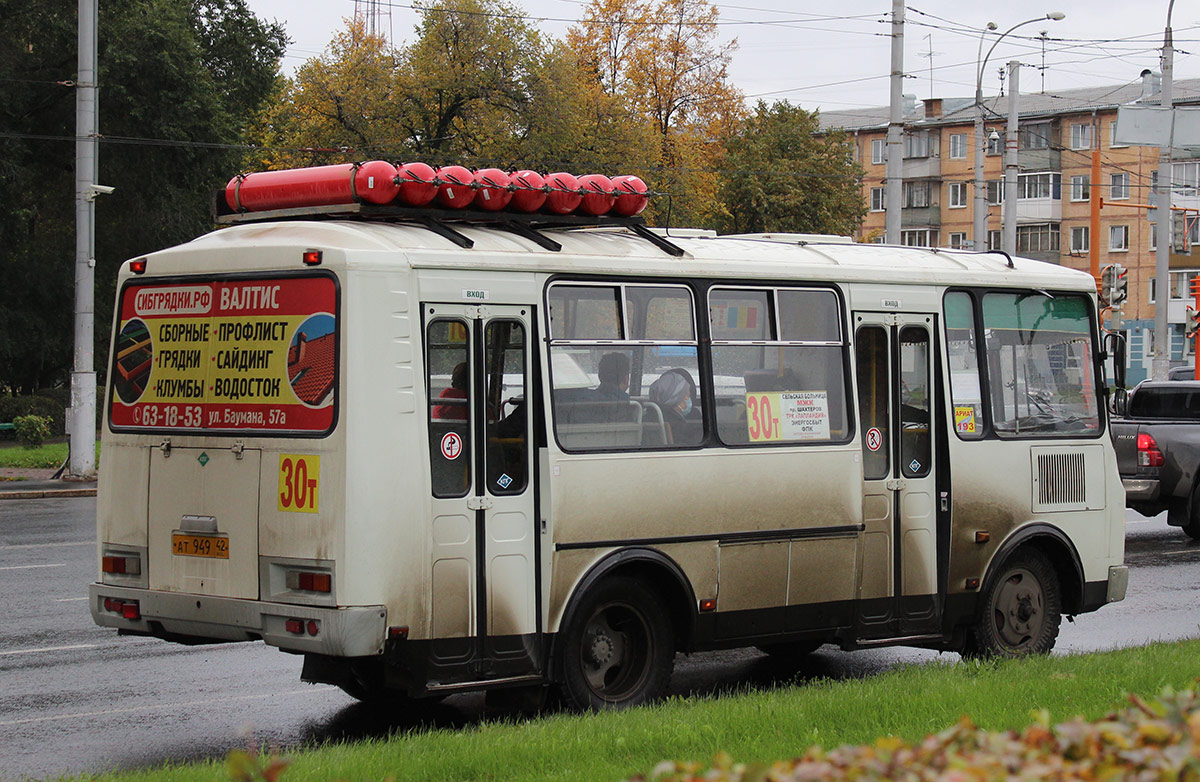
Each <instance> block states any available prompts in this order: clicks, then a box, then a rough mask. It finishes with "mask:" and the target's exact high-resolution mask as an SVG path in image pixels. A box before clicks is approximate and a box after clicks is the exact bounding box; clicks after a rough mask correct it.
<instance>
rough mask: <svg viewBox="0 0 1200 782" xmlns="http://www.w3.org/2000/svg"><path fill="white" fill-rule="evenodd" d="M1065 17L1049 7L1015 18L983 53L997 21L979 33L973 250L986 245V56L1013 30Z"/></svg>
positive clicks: (976, 78) (976, 83)
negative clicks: (1032, 15)
mask: <svg viewBox="0 0 1200 782" xmlns="http://www.w3.org/2000/svg"><path fill="white" fill-rule="evenodd" d="M1066 18H1067V15H1066V14H1064V13H1063V12H1062V11H1051V12H1049V13H1048V14H1045V15H1044V16H1038V17H1035V18H1033V19H1026V20H1025V21H1023V22H1017V23H1016V24H1014V25H1013V26H1012V27H1010V28H1008V29H1007V30H1005V31H1004V32H1002V33H1000V35H998V36H997V37H996V40H995V41H993V42H992V45H991V47H990V48H989V49H988V51H987V54H985V55H983V56H982V57H980V56H979V55H980V54H982V53H983V38H984V36H985V35H987V34H988V33H989V32H991V31H993V30H995V29H996V28H997V24H996V23H995V22H988V23H987V27H986V28H984V29H983V30H982V31H981V32H980V33H979V51H978V52H977V53H976V56H975V220H974V222H975V225H974V228H973V237H972V247H974V249H976V250H984V249H987V217H988V213H987V194H986V191H985V190H984V185H983V158H984V155H985V154H987V141H986V140H985V139H984V137H983V69H984V68H986V67H987V61H988V58H989V57H991V56H992V52H993V51H995V50H996V44H998V43H1000V42H1001V41H1002V40H1004V37H1005V36H1006V35H1008V34H1009V33H1011V32H1012V31H1013V30H1015V29H1017V28H1018V27H1023V26H1025V25H1027V24H1033V23H1034V22H1040V21H1043V20H1045V19H1051V20H1053V21H1056V22H1058V21H1061V20H1063V19H1066ZM1009 208H1010V209H1011V208H1015V205H1010V206H1009Z"/></svg>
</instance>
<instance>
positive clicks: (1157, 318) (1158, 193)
mask: <svg viewBox="0 0 1200 782" xmlns="http://www.w3.org/2000/svg"><path fill="white" fill-rule="evenodd" d="M1174 8H1175V0H1171V3H1170V5H1169V6H1167V28H1166V30H1165V31H1164V32H1163V53H1162V100H1161V101H1160V103H1159V105H1160V106H1161V107H1162V108H1163V109H1166V111H1167V112H1169V113H1168V116H1173V111H1172V105H1171V100H1172V96H1171V88H1172V84H1171V81H1172V71H1173V70H1174V65H1173V61H1174V58H1175V53H1174V48H1173V42H1172V40H1171V11H1172V10H1174ZM1173 126H1174V121H1173V120H1172V121H1171V122H1170V127H1173ZM1173 135H1174V134H1173V133H1172V132H1168V133H1167V138H1166V140H1165V141H1164V142H1163V143H1162V146H1161V147H1159V150H1158V187H1157V188H1155V193H1154V205H1155V206H1156V207H1157V209H1155V212H1156V214H1155V217H1154V222H1155V225H1154V231H1155V244H1156V249H1155V253H1154V279H1155V280H1157V282H1156V284H1155V287H1156V288H1157V292H1158V295H1157V296H1155V297H1154V360H1153V361H1152V362H1151V365H1150V373H1151V374H1150V377H1151V378H1153V379H1154V380H1166V379H1167V371H1168V369H1169V368H1170V366H1171V334H1170V331H1169V330H1168V327H1167V310H1168V309H1169V308H1170V301H1171V273H1170V269H1169V266H1170V255H1169V253H1170V251H1171V233H1170V232H1171V144H1172V143H1173V141H1174V139H1173V138H1172V136H1173Z"/></svg>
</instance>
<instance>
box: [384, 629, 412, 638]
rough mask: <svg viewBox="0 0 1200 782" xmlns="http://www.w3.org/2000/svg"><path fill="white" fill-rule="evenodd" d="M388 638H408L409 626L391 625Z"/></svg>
mask: <svg viewBox="0 0 1200 782" xmlns="http://www.w3.org/2000/svg"><path fill="white" fill-rule="evenodd" d="M388 638H400V639H404V638H408V628H407V627H389V628H388Z"/></svg>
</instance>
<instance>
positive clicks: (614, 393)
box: [594, 353, 629, 402]
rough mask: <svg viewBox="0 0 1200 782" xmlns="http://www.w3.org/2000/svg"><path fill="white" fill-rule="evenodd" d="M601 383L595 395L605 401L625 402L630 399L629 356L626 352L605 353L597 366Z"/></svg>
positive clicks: (595, 390)
mask: <svg viewBox="0 0 1200 782" xmlns="http://www.w3.org/2000/svg"><path fill="white" fill-rule="evenodd" d="M596 370H597V372H598V373H599V375H600V385H598V386H596V388H595V389H594V396H595V397H596V398H597V399H600V400H603V401H605V402H624V401H627V400H628V399H629V356H627V355H625V354H624V353H605V354H604V355H603V356H601V357H600V362H599V363H598V364H597V366H596Z"/></svg>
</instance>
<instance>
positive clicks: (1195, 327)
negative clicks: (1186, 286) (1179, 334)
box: [1183, 307, 1200, 339]
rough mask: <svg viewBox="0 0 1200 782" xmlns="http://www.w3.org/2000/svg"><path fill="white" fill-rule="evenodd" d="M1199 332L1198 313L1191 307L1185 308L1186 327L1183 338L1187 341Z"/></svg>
mask: <svg viewBox="0 0 1200 782" xmlns="http://www.w3.org/2000/svg"><path fill="white" fill-rule="evenodd" d="M1197 331H1200V311H1196V310H1194V309H1192V308H1191V307H1188V308H1187V325H1186V326H1185V327H1184V331H1183V333H1184V336H1186V337H1187V338H1188V339H1191V338H1192V337H1194V336H1196V332H1197Z"/></svg>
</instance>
